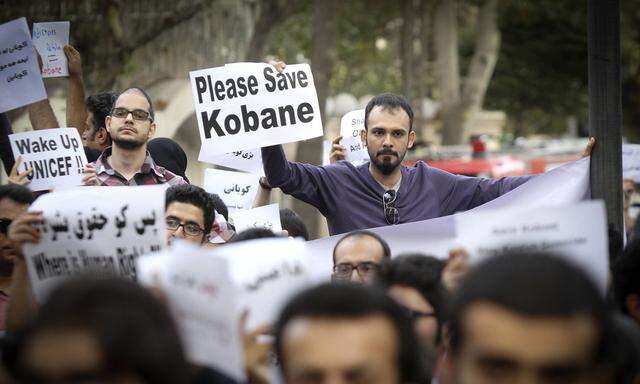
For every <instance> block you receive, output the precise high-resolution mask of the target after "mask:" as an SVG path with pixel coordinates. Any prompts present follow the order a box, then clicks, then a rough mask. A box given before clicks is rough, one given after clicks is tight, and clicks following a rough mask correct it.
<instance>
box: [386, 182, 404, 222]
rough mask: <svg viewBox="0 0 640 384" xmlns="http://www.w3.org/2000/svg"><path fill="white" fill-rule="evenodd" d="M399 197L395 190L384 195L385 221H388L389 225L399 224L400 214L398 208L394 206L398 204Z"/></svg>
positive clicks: (390, 190)
mask: <svg viewBox="0 0 640 384" xmlns="http://www.w3.org/2000/svg"><path fill="white" fill-rule="evenodd" d="M397 197H398V193H397V192H396V191H395V190H394V189H389V190H388V191H385V192H384V194H383V195H382V207H383V209H384V219H385V220H386V221H387V224H391V225H393V224H398V222H399V221H400V213H399V212H398V208H396V207H394V206H393V204H395V202H396V198H397Z"/></svg>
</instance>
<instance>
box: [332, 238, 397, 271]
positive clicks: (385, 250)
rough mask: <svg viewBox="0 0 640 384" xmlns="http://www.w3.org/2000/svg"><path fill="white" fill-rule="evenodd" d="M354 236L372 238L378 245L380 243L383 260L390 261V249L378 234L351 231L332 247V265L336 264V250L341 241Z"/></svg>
mask: <svg viewBox="0 0 640 384" xmlns="http://www.w3.org/2000/svg"><path fill="white" fill-rule="evenodd" d="M356 236H361V237H364V236H369V237H372V238H373V239H374V240H376V241H378V243H380V245H381V246H382V256H383V259H390V258H391V248H389V244H387V242H386V241H384V239H383V238H382V237H380V236H379V235H378V234H376V233H374V232H371V231H366V230H363V231H353V232H349V233H347V234H346V235H344V236H342V238H341V239H340V240H338V242H337V243H336V245H335V246H334V247H333V264H335V263H336V249H338V246H339V245H340V243H342V242H343V241H345V240H346V239H348V238H350V237H356Z"/></svg>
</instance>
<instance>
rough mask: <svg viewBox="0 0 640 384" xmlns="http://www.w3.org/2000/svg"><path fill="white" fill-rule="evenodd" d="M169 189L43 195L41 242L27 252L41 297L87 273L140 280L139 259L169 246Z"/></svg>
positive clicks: (97, 189) (39, 201) (100, 189)
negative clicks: (166, 207)
mask: <svg viewBox="0 0 640 384" xmlns="http://www.w3.org/2000/svg"><path fill="white" fill-rule="evenodd" d="M165 190H166V186H163V185H157V186H135V187H127V188H112V187H79V188H73V189H68V190H65V191H61V192H53V193H48V194H45V195H42V196H40V197H39V198H38V199H37V200H36V201H35V202H34V203H33V204H32V205H31V207H30V208H29V209H30V210H32V211H41V212H42V216H43V221H42V223H40V224H39V225H38V229H39V231H40V241H39V242H38V243H37V244H32V243H26V244H25V245H24V246H23V253H24V256H25V260H26V262H27V268H28V270H29V277H30V280H31V284H32V285H33V290H34V293H35V294H36V297H37V298H38V299H39V300H41V299H43V298H44V296H45V295H46V294H47V293H48V292H49V290H50V289H52V288H53V287H54V286H55V285H56V284H57V283H58V282H60V281H61V280H63V279H65V278H66V277H68V276H72V275H75V274H77V273H80V272H86V271H87V270H92V271H99V272H106V273H115V274H118V275H123V276H128V277H135V275H136V269H135V259H136V258H137V257H138V256H140V255H142V254H145V253H149V252H154V251H159V250H161V249H163V248H164V246H165V242H166V229H165V225H164V200H165Z"/></svg>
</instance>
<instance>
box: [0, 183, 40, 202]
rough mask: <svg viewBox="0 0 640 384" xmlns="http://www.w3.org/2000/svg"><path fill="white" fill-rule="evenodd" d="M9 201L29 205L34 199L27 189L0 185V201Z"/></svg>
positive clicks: (12, 185) (11, 185) (18, 186)
mask: <svg viewBox="0 0 640 384" xmlns="http://www.w3.org/2000/svg"><path fill="white" fill-rule="evenodd" d="M3 199H9V200H11V201H13V202H14V203H18V204H27V205H31V203H33V201H34V200H35V198H34V197H33V193H31V191H30V190H29V188H27V187H24V186H22V185H18V184H6V185H0V200H3Z"/></svg>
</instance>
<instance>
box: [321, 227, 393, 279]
mask: <svg viewBox="0 0 640 384" xmlns="http://www.w3.org/2000/svg"><path fill="white" fill-rule="evenodd" d="M390 258H391V250H390V249H389V245H388V244H387V242H386V241H384V240H383V239H382V238H381V237H380V236H378V235H376V234H375V233H373V232H369V231H355V232H351V233H349V234H347V235H345V236H344V237H343V238H341V239H340V240H339V241H338V242H337V243H336V246H335V247H334V248H333V274H332V275H331V278H332V280H333V281H351V282H353V283H362V284H371V283H372V282H373V279H374V278H375V276H376V274H377V273H378V271H379V269H380V264H382V262H383V261H384V260H389V259H390Z"/></svg>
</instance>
